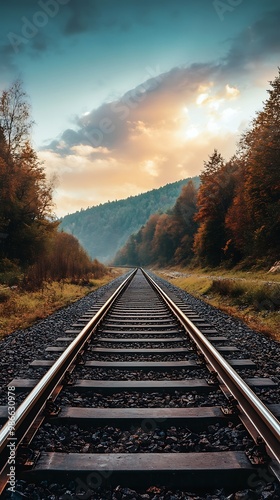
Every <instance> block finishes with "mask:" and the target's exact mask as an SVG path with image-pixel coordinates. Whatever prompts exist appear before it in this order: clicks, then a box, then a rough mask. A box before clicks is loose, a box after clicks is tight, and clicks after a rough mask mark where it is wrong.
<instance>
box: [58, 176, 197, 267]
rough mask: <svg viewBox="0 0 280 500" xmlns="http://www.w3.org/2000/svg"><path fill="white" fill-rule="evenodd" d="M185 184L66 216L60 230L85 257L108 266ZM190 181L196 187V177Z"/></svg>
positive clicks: (168, 185) (165, 209)
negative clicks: (74, 241) (75, 241)
mask: <svg viewBox="0 0 280 500" xmlns="http://www.w3.org/2000/svg"><path fill="white" fill-rule="evenodd" d="M187 181H188V179H185V180H180V181H177V182H174V183H171V184H167V185H165V186H163V187H161V188H159V189H153V190H151V191H148V192H147V193H142V194H140V195H137V196H130V197H129V198H127V199H125V200H118V201H111V202H107V203H103V204H101V205H98V206H95V207H91V208H87V209H86V210H81V211H79V212H76V213H73V214H69V215H66V216H65V217H63V219H62V221H61V226H60V227H61V228H62V229H63V230H64V231H66V232H68V233H71V234H73V235H74V236H76V237H77V238H78V239H79V241H80V242H82V245H83V247H84V248H85V249H86V250H87V252H88V253H89V255H91V256H95V257H97V258H98V259H101V260H102V261H103V262H106V261H107V262H108V261H110V260H112V259H113V258H114V256H115V254H116V252H117V250H119V249H120V248H122V246H123V245H124V244H125V242H126V241H127V239H128V238H129V236H130V235H131V234H133V233H135V232H137V231H139V229H140V228H141V227H142V226H143V224H145V223H146V222H147V220H148V219H149V217H150V216H151V215H152V214H153V213H155V212H156V211H160V212H166V211H167V210H168V209H170V208H171V207H172V206H173V205H174V203H175V202H176V199H177V198H178V196H179V194H180V191H181V189H182V186H183V185H184V184H186V182H187ZM193 181H194V183H195V184H196V185H198V184H199V181H198V177H197V178H194V179H193Z"/></svg>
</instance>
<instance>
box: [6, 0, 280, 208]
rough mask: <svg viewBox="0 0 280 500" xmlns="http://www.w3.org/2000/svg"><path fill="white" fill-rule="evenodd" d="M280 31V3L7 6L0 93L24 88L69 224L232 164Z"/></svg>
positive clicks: (274, 59) (103, 1)
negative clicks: (217, 156)
mask: <svg viewBox="0 0 280 500" xmlns="http://www.w3.org/2000/svg"><path fill="white" fill-rule="evenodd" d="M279 26H280V3H279V1H278V0H224V1H222V0H213V1H212V0H141V1H140V0H118V1H116V0H25V1H22V0H9V1H8V2H4V1H3V0H1V2H0V91H2V90H4V89H6V88H8V87H9V86H10V85H11V83H12V82H13V81H14V80H15V79H17V78H20V79H21V80H22V81H23V87H24V89H25V91H26V92H27V94H28V95H29V99H30V103H31V106H32V117H33V119H34V121H35V125H34V127H33V131H32V141H33V146H34V148H35V149H36V151H37V152H38V155H39V158H40V159H41V160H42V161H44V165H45V170H46V174H47V176H48V178H52V177H53V176H55V178H56V181H55V191H54V202H55V208H54V212H55V214H56V215H57V217H61V216H63V215H65V214H67V213H73V212H75V211H77V210H80V209H81V208H87V207H89V206H93V205H98V204H100V203H104V202H106V201H108V200H110V201H113V200H117V199H123V198H127V197H128V196H133V195H136V194H140V193H142V192H145V191H148V190H151V189H154V188H158V187H160V186H163V185H165V184H167V183H168V182H175V181H177V180H179V179H184V178H186V177H191V176H195V175H198V174H199V173H200V172H201V171H202V169H203V165H204V161H207V160H208V157H209V155H211V154H212V153H213V150H214V149H218V150H219V152H220V153H221V154H222V156H223V157H224V158H225V159H226V160H229V159H230V157H231V156H232V155H233V154H234V152H235V151H236V146H237V143H238V140H239V138H240V136H241V134H242V133H243V132H244V131H245V130H246V128H248V126H250V123H251V121H252V119H253V118H254V116H255V115H256V112H258V111H260V110H261V108H262V106H263V102H264V101H265V99H266V98H267V92H266V91H267V89H268V88H269V81H272V80H273V79H274V78H275V77H276V74H277V67H278V66H279V65H280V64H279V62H280V58H279V55H280V30H279Z"/></svg>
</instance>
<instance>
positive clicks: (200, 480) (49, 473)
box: [0, 269, 280, 499]
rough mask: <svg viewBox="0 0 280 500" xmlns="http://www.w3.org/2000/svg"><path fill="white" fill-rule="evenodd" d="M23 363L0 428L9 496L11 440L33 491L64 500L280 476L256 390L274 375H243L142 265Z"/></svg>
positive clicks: (272, 410)
mask: <svg viewBox="0 0 280 500" xmlns="http://www.w3.org/2000/svg"><path fill="white" fill-rule="evenodd" d="M31 366H32V367H33V369H34V372H35V373H36V378H32V379H14V380H11V381H8V382H9V383H8V387H9V388H11V390H12V391H15V392H16V394H17V399H18V400H19V401H21V400H23V401H22V403H21V405H20V406H19V407H18V409H17V411H16V414H15V418H13V419H12V421H11V420H10V421H9V422H7V423H6V424H5V425H4V426H3V428H2V430H1V431H0V451H1V469H2V472H1V490H2V491H4V488H5V486H6V490H5V493H4V494H5V495H7V496H6V497H7V498H9V496H8V495H9V493H8V488H9V487H10V488H12V490H11V489H10V491H13V483H12V482H11V480H10V481H8V482H7V479H9V478H11V475H10V476H9V475H8V474H9V473H10V472H9V471H11V461H12V460H11V452H13V446H14V445H13V443H14V442H15V443H16V445H17V447H18V451H17V462H16V465H15V467H16V476H17V478H18V479H19V480H22V481H25V482H26V483H27V484H32V485H33V484H37V485H39V486H38V488H39V489H38V491H39V493H38V497H37V498H40V491H41V492H42V481H43V483H44V484H51V483H53V482H54V481H55V486H56V487H57V492H54V494H53V497H51V496H50V498H65V499H66V498H102V493H100V495H101V496H95V495H98V494H99V493H98V492H99V491H102V488H108V487H109V488H116V487H118V485H120V487H126V488H132V487H134V488H138V489H139V488H140V489H141V488H146V489H147V488H148V489H149V488H150V491H151V492H152V493H153V492H154V491H156V488H157V487H158V485H164V486H166V487H167V488H175V487H176V488H181V489H182V491H183V490H184V491H193V492H195V493H199V492H200V493H203V492H210V491H214V490H215V489H216V490H217V489H219V488H224V489H225V490H228V491H230V492H231V491H237V489H242V488H251V487H253V486H256V485H258V484H259V483H260V482H263V481H267V482H272V483H273V482H275V484H276V483H277V481H279V478H280V473H279V462H280V439H279V438H280V426H279V421H278V418H279V414H280V408H279V406H280V405H279V406H277V405H274V406H273V407H272V406H271V407H268V408H267V407H266V406H264V405H263V403H262V402H261V401H260V400H259V399H258V398H257V397H256V395H255V393H254V388H265V387H269V388H273V386H274V385H275V382H273V381H272V380H271V379H269V378H260V377H252V376H250V377H247V378H246V379H245V380H244V379H242V378H241V377H240V376H239V375H238V373H237V371H238V370H239V371H240V370H241V371H242V370H253V369H254V360H250V359H243V358H242V352H241V351H240V350H239V349H238V347H236V346H233V345H230V344H229V342H228V339H227V338H226V337H225V336H223V335H221V334H220V333H219V332H217V331H216V330H215V329H213V327H211V325H210V324H209V323H207V322H206V321H205V320H204V319H203V318H201V317H199V316H198V315H197V314H195V313H194V312H193V311H192V310H191V309H190V307H189V306H188V305H186V304H185V303H184V302H182V301H180V299H178V297H177V296H175V295H174V294H173V295H172V294H171V293H170V292H168V293H167V291H166V290H165V291H164V290H163V289H162V288H160V287H159V285H158V284H157V283H156V282H155V281H154V280H153V279H152V278H151V277H150V276H149V275H148V274H146V273H145V272H144V271H142V270H140V269H138V270H134V271H133V272H132V273H131V274H130V275H129V276H128V277H127V279H126V280H125V281H124V282H123V284H122V285H121V286H120V287H119V288H118V289H117V290H116V291H115V292H114V293H113V295H112V296H111V297H110V298H109V299H108V300H106V302H105V303H104V300H103V303H99V304H96V305H95V306H94V307H93V308H92V309H90V310H89V311H88V313H86V314H85V315H84V316H83V317H82V318H81V319H80V320H79V321H77V322H76V323H75V324H74V325H73V326H72V328H71V329H70V330H68V331H66V332H64V333H63V336H61V337H59V338H58V339H57V342H56V345H51V346H49V347H48V348H47V349H46V354H45V359H36V360H33V362H32V363H31ZM38 374H42V378H41V379H40V380H39V379H38ZM26 395H27V397H26V398H24V396H26ZM7 412H8V409H7V407H0V418H2V420H4V419H5V417H6V415H7ZM11 423H12V424H13V426H12V427H11ZM11 432H14V433H15V434H14V435H13V434H11ZM14 436H15V438H14ZM12 458H13V456H12ZM12 466H13V465H12ZM68 483H70V486H69V488H70V489H69V488H68V489H65V488H64V486H61V487H59V484H61V485H65V484H68ZM40 485H41V486H40ZM17 488H18V486H15V488H14V489H15V490H17ZM40 488H41V489H40ZM59 488H60V489H59ZM63 488H64V489H63ZM152 488H154V490H153V489H152ZM17 491H18V490H17ZM32 491H33V492H34V490H32ZM147 491H148V490H147ZM32 494H33V493H32ZM55 495H57V496H55ZM22 497H23V498H24V496H22ZM30 498H36V497H34V496H30ZM42 498H48V497H47V496H43V493H42ZM104 498H105V497H104ZM106 498H109V497H107V496H106ZM112 498H113V497H112ZM116 498H121V497H116ZM127 498H130V497H127ZM131 498H132V497H131ZM146 498H149V497H148V496H146ZM151 498H152V497H151Z"/></svg>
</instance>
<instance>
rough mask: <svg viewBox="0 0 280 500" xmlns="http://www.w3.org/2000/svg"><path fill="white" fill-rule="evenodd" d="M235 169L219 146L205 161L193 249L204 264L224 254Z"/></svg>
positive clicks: (210, 263) (217, 260) (220, 259)
mask: <svg viewBox="0 0 280 500" xmlns="http://www.w3.org/2000/svg"><path fill="white" fill-rule="evenodd" d="M236 172H237V166H236V164H235V161H234V160H232V161H230V162H228V163H225V161H224V159H223V158H222V156H221V154H220V153H218V151H217V150H214V153H213V154H212V155H211V156H210V157H209V160H208V161H207V162H204V171H203V172H202V174H201V176H200V178H201V186H200V188H199V192H198V197H197V204H198V212H197V214H196V215H195V220H196V221H197V222H198V223H199V228H198V231H197V234H196V235H195V239H194V252H195V254H196V256H197V258H198V261H199V262H200V263H202V264H207V265H214V266H215V265H218V264H220V262H222V261H223V260H224V258H225V248H226V244H227V241H228V238H227V234H226V227H225V219H226V215H227V212H228V209H229V207H230V206H231V204H232V200H233V194H234V188H235V182H236Z"/></svg>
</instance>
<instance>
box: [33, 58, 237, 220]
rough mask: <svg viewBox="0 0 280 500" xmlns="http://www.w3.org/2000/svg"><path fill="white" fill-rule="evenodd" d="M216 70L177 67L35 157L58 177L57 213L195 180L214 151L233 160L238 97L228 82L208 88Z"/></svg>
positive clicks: (105, 106) (106, 107) (87, 116)
mask: <svg viewBox="0 0 280 500" xmlns="http://www.w3.org/2000/svg"><path fill="white" fill-rule="evenodd" d="M217 72H219V67H216V66H215V65H211V64H209V65H207V64H205V65H194V66H191V67H189V68H175V69H173V70H172V71H170V72H168V73H166V74H162V75H159V76H157V77H153V78H151V79H149V80H148V81H146V82H144V83H143V84H142V85H140V86H138V87H137V88H135V89H132V90H131V91H130V92H127V93H126V94H125V95H124V96H123V97H122V98H121V99H120V100H119V101H114V102H111V103H106V104H103V105H102V106H100V107H99V108H98V109H96V110H93V111H92V112H90V113H86V114H85V115H84V116H81V117H79V118H77V119H76V124H77V128H76V130H73V129H68V130H66V131H65V132H64V133H63V134H62V136H61V138H60V139H59V140H57V141H54V142H52V143H51V144H50V145H49V147H48V148H47V149H45V150H44V151H41V153H40V156H41V158H42V159H43V160H44V161H45V163H46V166H47V169H48V171H49V172H50V173H51V172H58V173H59V177H60V184H59V187H58V190H57V195H56V196H57V198H59V200H60V207H61V208H62V210H63V211H64V212H71V211H73V210H75V209H79V208H80V207H81V206H85V203H86V206H87V205H93V204H96V203H100V202H104V201H107V199H110V198H111V199H112V197H113V198H114V197H115V198H116V199H119V198H124V197H127V196H129V195H133V194H138V193H140V192H143V191H146V190H149V189H153V188H155V187H159V186H160V185H164V184H166V183H167V182H173V181H174V180H178V179H182V178H184V177H188V176H193V175H197V173H198V172H199V171H200V170H201V169H202V167H203V161H204V160H205V159H207V157H208V155H209V154H211V152H212V151H213V149H214V147H217V148H219V149H220V150H221V152H222V153H223V154H224V155H225V156H227V157H229V156H231V155H232V154H233V152H234V147H235V140H234V138H235V137H236V132H237V131H238V128H239V126H240V122H241V116H240V114H239V110H238V106H237V107H236V106H235V107H233V105H232V103H235V104H236V103H237V102H238V99H239V97H240V93H239V90H238V88H236V87H235V86H233V85H232V84H231V82H228V83H227V84H223V83H219V84H217V83H214V81H213V80H214V79H215V78H216V76H217ZM70 193H72V195H70ZM110 193H111V195H110ZM83 200H86V202H85V201H83Z"/></svg>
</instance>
